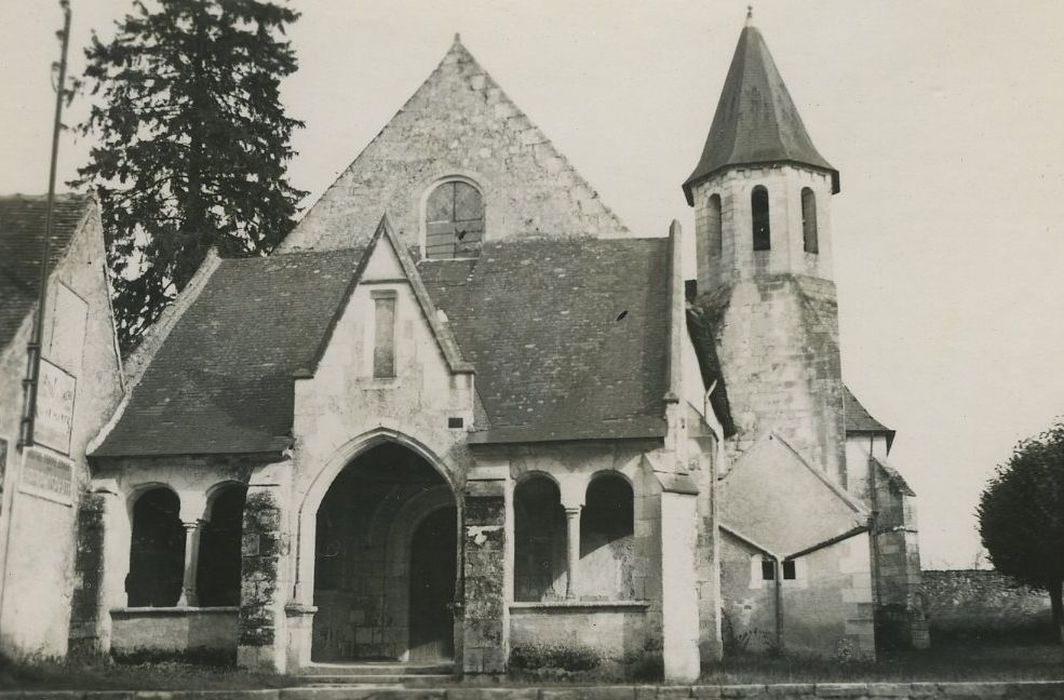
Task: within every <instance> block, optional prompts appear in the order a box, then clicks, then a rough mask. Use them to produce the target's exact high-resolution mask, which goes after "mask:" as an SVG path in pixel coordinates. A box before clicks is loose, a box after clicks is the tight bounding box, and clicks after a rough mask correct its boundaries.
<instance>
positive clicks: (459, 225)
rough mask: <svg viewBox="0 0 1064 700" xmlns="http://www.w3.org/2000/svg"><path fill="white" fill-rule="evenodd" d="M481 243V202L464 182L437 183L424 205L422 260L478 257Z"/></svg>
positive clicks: (482, 204) (482, 229)
mask: <svg viewBox="0 0 1064 700" xmlns="http://www.w3.org/2000/svg"><path fill="white" fill-rule="evenodd" d="M483 239H484V198H483V196H482V195H481V193H480V190H478V189H477V188H476V187H474V186H473V185H472V184H470V183H468V182H466V181H464V180H449V181H447V182H443V183H440V184H439V185H437V186H436V189H434V190H433V191H432V192H431V193H430V194H429V198H428V201H427V202H426V203H425V257H426V258H435V259H441V258H468V257H472V256H475V255H478V254H479V252H480V242H481V241H482V240H483Z"/></svg>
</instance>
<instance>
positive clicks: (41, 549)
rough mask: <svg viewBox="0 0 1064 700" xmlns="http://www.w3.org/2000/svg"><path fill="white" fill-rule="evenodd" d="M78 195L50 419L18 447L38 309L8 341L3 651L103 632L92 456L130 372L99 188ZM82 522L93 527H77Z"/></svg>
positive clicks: (49, 361) (47, 346) (58, 644)
mask: <svg viewBox="0 0 1064 700" xmlns="http://www.w3.org/2000/svg"><path fill="white" fill-rule="evenodd" d="M72 201H73V200H72ZM76 201H81V202H83V203H82V204H81V205H80V206H79V209H78V218H77V220H76V223H75V224H74V225H73V231H72V232H71V233H70V235H69V242H68V243H66V245H65V247H64V248H63V249H62V250H61V251H60V253H59V255H58V256H57V258H58V259H57V260H55V262H54V263H53V264H54V266H53V267H52V268H51V270H50V272H49V275H48V283H47V291H46V294H47V296H46V298H47V302H46V307H45V311H44V330H43V343H42V345H43V347H42V358H43V365H44V370H43V372H44V374H43V375H42V381H41V389H40V392H39V396H38V406H39V407H41V408H40V410H39V412H38V415H40V413H41V412H42V411H48V412H50V416H49V417H50V418H52V419H50V420H47V421H44V420H40V419H39V420H38V422H37V430H36V435H35V437H36V439H37V444H35V445H34V446H32V447H26V448H25V449H21V450H20V449H18V447H17V443H18V439H19V423H20V417H21V415H22V402H23V390H22V380H23V378H24V377H25V376H26V346H27V344H28V343H29V341H30V338H31V334H32V327H33V309H31V310H30V312H29V313H27V314H26V316H25V317H24V319H23V321H22V323H21V325H20V326H19V329H18V331H17V333H16V334H15V336H14V337H13V338H12V339H11V340H10V342H9V343H8V344H7V345H6V346H4V347H0V439H3V440H5V441H6V446H7V449H6V453H7V454H6V462H7V464H6V469H3V468H2V467H0V478H2V487H3V501H2V506H0V650H2V651H4V652H5V653H12V654H48V655H58V654H64V653H66V651H67V649H68V638H69V640H70V641H71V642H72V643H73V644H74V645H75V646H76V647H81V646H82V645H88V646H89V647H91V646H93V639H94V638H95V631H94V630H95V626H94V625H93V624H92V623H91V622H88V621H91V620H92V619H93V618H94V617H95V615H96V611H95V606H94V605H92V604H91V600H90V599H86V597H85V595H84V594H83V592H82V588H84V587H86V586H91V585H92V584H93V579H94V578H95V577H97V576H98V575H99V571H98V569H97V568H96V567H95V566H94V565H92V564H91V563H90V562H87V561H86V562H85V563H86V568H85V569H84V570H82V569H81V568H80V565H81V562H83V561H85V559H86V556H88V558H90V559H91V555H90V553H89V552H88V549H89V548H91V547H92V546H93V537H94V535H92V534H90V532H89V530H91V529H92V528H94V527H97V526H98V523H97V522H96V518H95V516H94V515H93V514H92V510H93V508H94V505H93V504H92V503H91V498H89V497H88V496H87V492H88V488H87V487H88V484H89V480H90V468H89V464H88V460H87V458H86V456H85V455H86V452H87V449H86V448H87V445H88V443H89V441H90V439H91V438H92V437H93V436H95V435H96V433H97V432H98V431H99V429H100V427H101V426H102V425H103V423H104V422H105V421H106V419H107V417H108V416H109V415H110V414H111V412H112V411H113V410H114V407H115V405H116V403H117V402H118V399H119V396H120V393H121V390H122V382H121V366H120V363H119V359H118V354H117V348H116V340H115V333H114V324H113V320H112V315H111V305H110V299H109V285H108V280H107V272H106V266H105V262H104V260H105V258H104V240H103V232H102V227H101V224H100V216H99V210H98V207H97V205H96V203H95V202H94V201H93V200H91V199H88V198H84V199H83V200H76ZM42 228H43V227H42ZM4 235H6V232H4ZM5 262H6V261H5ZM33 274H36V268H34V273H33ZM53 381H54V382H55V383H54V384H53V383H52V382H53ZM53 417H54V418H53ZM83 499H88V500H87V501H85V502H84V503H83V502H82V501H83ZM79 523H80V524H82V525H84V526H85V528H86V529H87V530H86V531H84V532H82V534H80V535H79V534H78V529H79ZM76 562H77V563H78V565H79V566H78V567H77V568H76V567H75V563H76ZM72 617H73V620H72Z"/></svg>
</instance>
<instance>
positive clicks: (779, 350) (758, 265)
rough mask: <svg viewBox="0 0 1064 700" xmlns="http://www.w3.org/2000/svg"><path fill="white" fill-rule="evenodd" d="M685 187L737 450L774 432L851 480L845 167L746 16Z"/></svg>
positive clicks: (702, 298) (704, 305)
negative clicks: (841, 326) (834, 251)
mask: <svg viewBox="0 0 1064 700" xmlns="http://www.w3.org/2000/svg"><path fill="white" fill-rule="evenodd" d="M683 190H684V195H685V196H686V198H687V202H688V204H690V205H691V206H693V207H694V208H695V235H696V249H697V255H698V292H699V298H698V299H697V300H696V304H697V306H698V307H699V308H700V311H701V313H702V314H703V315H704V317H705V319H706V320H707V321H708V322H709V323H710V325H711V327H712V328H713V332H714V334H715V338H716V344H717V352H718V355H719V357H720V361H721V366H722V370H723V374H724V381H725V384H726V386H727V389H728V395H729V400H730V401H731V406H732V414H733V418H734V419H735V422H736V427H737V430H738V434H737V436H736V438H737V439H736V441H735V443H734V445H733V449H735V450H737V451H742V450H744V449H746V447H748V446H750V445H751V444H752V443H753V442H754V441H756V440H757V439H759V438H761V437H762V436H764V435H765V434H767V433H769V432H773V433H776V434H778V435H779V436H780V437H782V438H783V439H784V440H785V441H787V443H788V444H789V445H791V447H793V448H794V449H795V450H797V451H798V452H799V453H800V454H801V456H802V457H803V458H804V459H805V460H806V461H807V462H809V464H811V465H813V466H814V467H817V468H819V469H822V470H823V471H825V472H826V473H827V474H828V475H829V476H831V477H833V478H834V479H835V480H837V481H838V482H839V483H842V484H844V483H845V442H846V441H845V425H844V419H843V396H842V393H843V388H842V378H841V366H840V360H839V350H838V313H837V305H836V297H835V284H834V281H833V275H832V261H831V207H830V200H831V196H832V195H833V194H834V193H836V192H838V191H839V173H838V171H837V170H835V169H834V168H833V167H832V166H831V165H830V164H829V163H828V162H827V160H825V159H824V157H823V156H821V155H820V153H819V152H818V151H817V149H816V147H815V146H814V145H813V142H812V140H811V139H810V138H809V134H808V133H807V131H806V129H805V125H804V124H803V123H802V119H801V117H800V116H799V115H798V110H797V108H796V107H795V105H794V101H793V100H792V99H791V96H790V93H789V92H788V90H787V87H786V85H785V84H784V83H783V79H782V78H781V77H780V74H779V71H778V70H777V68H776V64H775V62H774V61H773V60H772V56H771V54H770V53H769V50H768V46H767V45H766V44H765V40H764V38H763V37H762V35H761V32H760V31H759V30H758V29H757V27H755V26H754V25H753V21H752V18H751V16H750V15H749V14H748V15H747V21H746V26H745V27H744V28H743V30H742V33H741V34H740V35H739V43H738V45H737V46H736V48H735V55H734V57H733V58H732V62H731V67H730V68H729V70H728V75H727V78H726V80H725V82H724V88H723V90H722V92H721V95H720V100H719V102H718V103H717V110H716V113H715V115H714V117H713V123H712V125H711V126H710V128H709V135H708V137H707V138H706V144H705V147H704V149H703V151H702V155H701V157H700V158H699V160H698V164H697V165H696V166H695V169H694V172H692V173H691V176H690V177H689V178H687V181H686V182H684V185H683Z"/></svg>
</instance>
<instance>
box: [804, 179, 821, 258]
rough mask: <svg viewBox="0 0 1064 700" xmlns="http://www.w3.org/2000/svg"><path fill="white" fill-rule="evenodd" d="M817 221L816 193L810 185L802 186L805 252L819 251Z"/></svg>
mask: <svg viewBox="0 0 1064 700" xmlns="http://www.w3.org/2000/svg"><path fill="white" fill-rule="evenodd" d="M819 235H820V234H819V232H818V231H817V223H816V193H814V192H813V190H812V189H811V188H809V187H803V188H802V241H803V247H804V248H805V252H807V253H819V252H820V241H819V240H818V237H819Z"/></svg>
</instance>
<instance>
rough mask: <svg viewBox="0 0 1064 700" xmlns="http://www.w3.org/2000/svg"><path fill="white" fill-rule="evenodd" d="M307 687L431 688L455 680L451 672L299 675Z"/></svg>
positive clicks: (302, 683)
mask: <svg viewBox="0 0 1064 700" xmlns="http://www.w3.org/2000/svg"><path fill="white" fill-rule="evenodd" d="M297 678H299V680H300V684H301V685H302V686H303V687H306V688H343V687H348V686H390V687H401V688H431V687H436V686H440V685H443V684H447V683H449V682H451V681H453V680H454V677H453V676H451V675H449V674H427V673H426V674H417V675H402V674H400V675H388V674H383V673H369V674H363V675H355V674H348V675H343V676H297Z"/></svg>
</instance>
